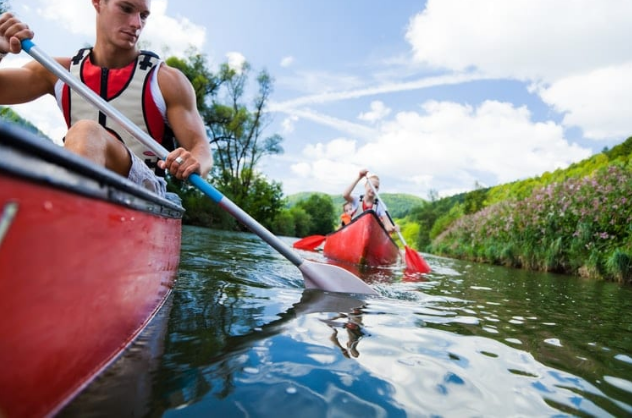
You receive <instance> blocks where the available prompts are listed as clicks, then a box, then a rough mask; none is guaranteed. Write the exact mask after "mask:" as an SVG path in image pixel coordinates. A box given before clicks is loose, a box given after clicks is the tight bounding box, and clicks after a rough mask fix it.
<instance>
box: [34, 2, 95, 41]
mask: <svg viewBox="0 0 632 418" xmlns="http://www.w3.org/2000/svg"><path fill="white" fill-rule="evenodd" d="M39 4H40V6H39V7H36V9H35V10H36V11H37V14H39V15H40V16H41V17H42V18H44V19H46V20H51V21H57V22H59V23H60V24H61V25H63V27H64V28H67V30H68V31H69V32H70V33H73V34H76V35H85V36H90V37H92V38H94V33H95V32H94V22H95V15H96V12H95V10H94V7H93V6H92V3H91V2H89V1H80V2H77V1H75V0H40V2H39Z"/></svg>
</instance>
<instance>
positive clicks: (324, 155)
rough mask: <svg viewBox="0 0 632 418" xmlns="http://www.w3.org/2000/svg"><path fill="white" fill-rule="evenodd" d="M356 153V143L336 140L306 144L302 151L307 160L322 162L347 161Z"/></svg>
mask: <svg viewBox="0 0 632 418" xmlns="http://www.w3.org/2000/svg"><path fill="white" fill-rule="evenodd" d="M355 153H356V141H354V140H350V139H345V138H337V139H334V140H333V141H330V142H327V143H326V144H323V143H321V142H319V143H316V144H308V145H306V146H305V148H304V149H303V155H305V156H306V157H308V158H312V159H317V160H323V159H329V160H342V161H344V160H347V159H348V158H349V156H351V155H354V154H355Z"/></svg>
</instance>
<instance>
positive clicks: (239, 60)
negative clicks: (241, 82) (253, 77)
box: [226, 52, 246, 74]
mask: <svg viewBox="0 0 632 418" xmlns="http://www.w3.org/2000/svg"><path fill="white" fill-rule="evenodd" d="M226 59H227V60H228V67H229V68H230V69H232V70H235V72H236V73H238V74H241V72H242V70H243V68H244V64H245V63H246V57H244V56H243V55H242V54H241V53H239V52H229V53H227V54H226Z"/></svg>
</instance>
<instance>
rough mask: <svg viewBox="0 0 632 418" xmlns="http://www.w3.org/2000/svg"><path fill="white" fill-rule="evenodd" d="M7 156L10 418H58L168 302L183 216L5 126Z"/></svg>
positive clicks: (2, 222) (5, 317) (1, 399)
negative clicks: (25, 417)
mask: <svg viewBox="0 0 632 418" xmlns="http://www.w3.org/2000/svg"><path fill="white" fill-rule="evenodd" d="M0 155H1V156H2V158H0V364H1V365H2V372H0V416H6V417H20V416H29V417H33V416H35V417H38V416H50V415H54V414H56V413H57V412H59V411H60V410H61V409H62V408H63V407H64V406H65V405H66V404H67V403H68V402H70V401H71V400H72V399H73V398H74V397H75V396H76V395H77V394H78V393H79V392H81V390H82V389H83V388H85V387H86V386H87V385H88V384H89V383H90V382H91V381H92V380H93V379H95V377H96V376H97V375H99V374H100V373H101V372H102V371H103V370H105V369H106V368H107V367H108V365H110V364H111V363H112V362H113V361H114V360H116V359H117V358H118V357H119V356H120V355H121V354H122V352H123V351H124V350H125V348H126V347H127V346H128V345H129V344H130V343H131V342H133V340H134V339H135V338H136V337H137V336H138V334H139V333H140V332H141V331H142V330H143V329H144V328H145V327H146V326H147V324H148V323H149V321H150V319H151V318H152V317H153V316H154V315H155V314H156V313H157V312H158V310H159V309H160V308H161V306H162V305H163V303H164V302H165V300H166V299H167V297H168V295H169V293H170V292H171V289H172V287H173V285H174V281H175V276H176V272H177V268H178V263H179V257H180V234H181V219H182V213H183V210H182V208H180V207H179V206H178V205H175V204H173V203H171V202H169V201H167V200H164V199H161V198H159V197H157V196H155V195H153V194H151V193H149V192H148V191H146V190H145V189H142V188H140V187H138V186H136V185H134V184H132V183H130V182H129V181H127V180H126V179H123V178H122V177H120V176H117V175H115V174H113V173H111V172H109V171H107V170H105V169H98V168H95V167H93V166H92V164H90V163H88V162H87V161H85V160H84V159H82V158H79V157H77V156H75V155H73V154H70V153H68V152H67V151H65V150H64V149H63V148H61V147H59V146H56V145H54V144H52V143H50V142H48V141H47V140H45V139H42V138H39V137H37V136H35V135H33V134H30V133H28V132H26V131H24V130H21V129H19V128H17V127H15V126H12V125H7V124H5V123H2V124H0Z"/></svg>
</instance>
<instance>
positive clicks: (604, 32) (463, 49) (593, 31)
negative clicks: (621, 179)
mask: <svg viewBox="0 0 632 418" xmlns="http://www.w3.org/2000/svg"><path fill="white" fill-rule="evenodd" d="M630 16H632V2H630V1H628V0H612V1H605V2H596V1H593V0H574V1H570V2H569V1H549V0H515V1H506V2H498V1H495V0H480V1H476V2H473V1H468V0H439V1H438V0H429V1H428V3H427V6H426V9H425V10H424V11H423V12H422V13H419V14H417V15H416V16H414V17H413V18H412V19H411V21H410V24H409V27H408V31H407V33H406V39H407V40H408V41H409V42H410V44H411V46H412V50H413V56H414V59H415V60H416V61H418V62H421V63H425V64H426V65H428V66H429V67H433V68H442V69H446V70H448V71H456V72H461V71H468V70H471V69H475V70H477V71H480V72H481V73H482V74H484V75H487V76H490V77H497V78H509V79H511V78H513V79H518V80H524V81H529V82H533V83H535V84H537V85H539V86H541V87H540V88H539V89H537V90H536V91H538V92H540V93H541V94H542V98H543V100H544V101H546V102H547V103H548V104H549V105H551V106H552V107H553V108H555V109H556V110H558V111H561V112H564V114H565V117H564V126H566V127H571V126H577V127H580V128H582V129H583V130H584V132H585V133H586V136H587V137H589V138H593V139H607V138H613V137H615V138H616V137H622V138H625V137H627V136H628V135H630V128H629V115H630V97H632V95H631V94H630V91H631V90H630V81H629V80H630V63H632V43H631V42H629V39H632V25H630V24H629V22H630ZM542 86H544V87H542Z"/></svg>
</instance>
